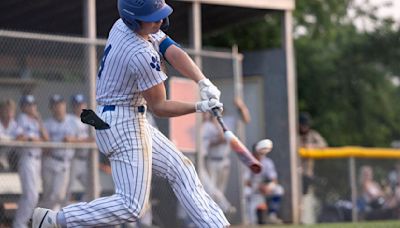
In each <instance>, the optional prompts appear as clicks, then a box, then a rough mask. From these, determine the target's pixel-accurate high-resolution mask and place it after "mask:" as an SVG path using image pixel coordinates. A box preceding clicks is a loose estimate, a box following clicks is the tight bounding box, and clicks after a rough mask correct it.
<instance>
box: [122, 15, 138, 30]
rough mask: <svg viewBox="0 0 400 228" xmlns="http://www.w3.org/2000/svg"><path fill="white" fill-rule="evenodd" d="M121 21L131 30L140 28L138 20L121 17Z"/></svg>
mask: <svg viewBox="0 0 400 228" xmlns="http://www.w3.org/2000/svg"><path fill="white" fill-rule="evenodd" d="M122 21H123V22H124V23H125V24H126V26H128V28H130V29H132V30H133V31H137V30H139V29H140V23H139V21H138V20H132V21H131V22H129V21H128V20H126V19H124V18H122Z"/></svg>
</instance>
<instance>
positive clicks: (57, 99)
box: [49, 94, 64, 105]
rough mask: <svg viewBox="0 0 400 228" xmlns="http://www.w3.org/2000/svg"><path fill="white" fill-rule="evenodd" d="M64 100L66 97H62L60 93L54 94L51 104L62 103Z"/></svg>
mask: <svg viewBox="0 0 400 228" xmlns="http://www.w3.org/2000/svg"><path fill="white" fill-rule="evenodd" d="M63 101H64V97H62V96H61V95H60V94H54V95H52V96H51V97H50V101H49V103H50V105H54V104H56V103H60V102H63Z"/></svg>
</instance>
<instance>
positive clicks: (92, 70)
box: [0, 0, 400, 227]
mask: <svg viewBox="0 0 400 228" xmlns="http://www.w3.org/2000/svg"><path fill="white" fill-rule="evenodd" d="M166 2H167V3H168V4H169V5H171V6H172V8H173V9H174V13H173V14H172V15H171V17H170V28H169V30H168V31H167V32H166V33H167V34H168V35H169V36H171V37H172V38H173V39H174V40H175V41H177V42H178V43H180V44H181V45H182V47H183V48H184V49H185V50H186V51H187V52H188V53H189V54H190V55H191V57H192V58H193V59H194V60H195V61H196V63H197V64H198V65H199V66H201V68H202V70H203V71H204V73H205V75H206V76H207V77H209V78H210V79H211V80H212V81H213V82H214V83H215V84H216V85H217V86H218V87H219V88H220V90H221V91H222V97H221V100H222V101H223V103H224V109H225V114H224V115H225V116H227V117H228V116H230V117H232V118H233V119H234V120H235V121H234V124H233V125H232V128H233V129H234V131H235V133H236V134H237V135H239V137H240V138H241V140H242V141H243V142H245V144H246V146H247V147H248V148H252V146H253V145H254V144H255V143H256V142H258V141H259V140H261V139H265V138H268V139H271V140H272V141H273V149H272V151H271V153H268V154H267V157H268V158H269V159H270V160H272V161H273V163H274V164H275V169H276V170H275V171H276V173H277V180H273V181H272V182H276V183H277V184H279V186H281V187H282V189H284V194H280V200H279V207H277V209H276V210H275V209H274V207H273V206H272V203H271V201H270V200H271V197H270V195H268V194H267V193H265V192H263V191H262V190H259V188H258V186H256V187H255V184H254V183H255V182H252V181H255V179H254V177H253V176H252V175H251V174H248V172H249V171H248V169H247V167H245V166H243V165H242V164H241V163H240V161H239V160H238V159H237V156H236V155H235V154H234V153H230V154H229V160H230V164H231V165H230V167H228V168H227V169H228V170H229V172H228V173H229V178H228V181H227V182H228V183H227V186H226V188H225V189H224V190H223V193H224V194H225V196H226V198H227V199H228V201H229V202H230V203H231V204H232V208H234V210H230V211H228V212H227V217H228V219H229V220H230V221H231V223H232V224H234V225H244V226H248V224H255V225H257V224H258V225H261V224H265V223H274V224H275V223H287V224H315V223H326V222H351V221H354V222H357V221H358V222H362V221H369V220H396V219H398V218H400V210H399V209H400V189H399V188H400V165H399V164H400V163H399V160H398V159H399V158H400V106H399V105H398V103H399V100H400V64H399V59H400V2H399V1H396V0H391V1H390V0H324V1H319V0H318V1H307V0H270V1H263V0H254V1H240V0H232V1H231V0H225V1H220V0H203V1H198V0H167V1H166ZM118 18H119V16H118V11H117V1H116V0H81V1H61V0H51V1H50V0H41V1H29V2H27V1H22V0H12V1H11V0H3V1H1V2H0V98H2V99H12V100H14V101H15V102H16V104H17V105H16V106H17V108H16V116H17V117H18V115H19V113H20V111H21V110H20V109H19V107H18V106H19V101H20V99H21V97H23V96H24V95H27V94H32V95H34V96H35V98H36V103H37V105H38V110H39V112H40V113H41V116H42V118H43V119H47V118H49V117H50V116H51V112H50V110H49V98H50V97H51V96H52V95H53V94H60V95H62V96H63V97H64V98H65V100H66V101H67V106H68V107H67V110H68V112H69V113H71V112H72V106H71V104H70V98H71V96H73V95H76V94H82V95H84V96H85V98H86V101H87V103H88V105H89V107H95V100H94V88H95V79H96V76H97V69H98V67H99V62H100V60H101V58H102V55H103V50H104V45H105V42H106V39H107V36H108V31H109V30H110V28H111V26H112V25H113V23H114V22H115V21H116V20H117V19H118ZM167 74H168V75H169V76H170V78H169V79H168V81H167V82H166V83H167V87H168V93H169V97H170V98H177V99H183V100H185V99H188V100H196V99H197V98H196V96H194V97H191V94H192V93H190V91H189V90H185V89H182V88H193V89H196V85H193V84H191V82H188V81H186V80H184V79H183V78H182V77H181V75H179V73H178V72H176V71H175V70H174V69H172V68H170V67H168V73H167ZM174 88H175V89H174ZM172 91H175V92H172ZM238 101H240V102H239V103H244V104H245V106H246V107H247V108H248V110H249V113H250V117H251V121H249V122H248V121H245V120H244V119H243V115H242V112H241V111H240V105H238ZM4 112H5V111H4V110H2V113H4ZM2 121H3V120H2ZM155 124H156V125H157V126H158V127H159V128H160V130H161V131H162V132H163V133H164V134H166V135H167V136H168V137H169V138H170V139H171V140H172V141H173V142H174V143H176V144H177V146H178V148H179V149H180V150H182V152H184V153H185V154H186V155H187V156H188V157H189V158H190V159H192V160H193V162H194V163H195V164H196V168H197V169H198V171H199V172H204V171H207V170H205V169H206V168H204V166H203V164H202V163H203V162H206V161H203V158H202V156H201V153H200V151H201V150H202V149H201V148H202V144H203V142H202V137H201V136H200V135H201V134H202V131H201V129H202V127H201V126H202V118H201V117H200V116H196V115H194V114H193V115H190V116H189V117H183V119H179V118H174V119H158V118H157V117H155ZM302 126H303V127H302ZM33 145H35V146H38V147H42V148H53V147H55V148H65V147H74V148H83V147H85V148H91V149H92V153H90V156H88V157H87V161H88V162H89V164H91V165H90V168H88V169H87V172H88V173H89V175H90V177H91V178H90V180H91V181H92V183H90V184H89V185H88V186H85V185H83V184H81V183H79V182H78V181H76V180H74V178H71V186H72V196H69V197H70V199H68V201H76V200H80V199H81V197H82V194H83V192H85V191H89V192H90V195H91V197H92V198H93V197H96V196H99V195H109V194H112V192H113V183H112V179H111V175H110V173H109V167H108V162H107V159H106V158H104V157H102V156H101V155H100V154H99V153H97V150H96V145H95V144H94V143H93V142H91V143H75V144H71V143H65V144H63V143H61V144H60V143H59V144H54V143H52V142H47V143H44V144H40V143H39V144H35V143H31V142H28V143H27V142H18V141H13V140H10V139H9V138H7V137H0V153H1V154H0V157H1V159H0V160H1V161H0V163H1V164H0V168H1V170H0V204H1V205H0V227H11V224H12V221H13V219H14V218H15V212H16V210H17V207H18V206H17V202H18V200H19V199H20V196H21V193H22V189H21V183H20V179H19V174H18V172H17V167H18V162H19V160H20V157H21V155H20V153H21V152H20V150H21V148H26V147H29V146H33ZM263 178H264V177H263ZM264 179H265V178H264ZM264 179H263V180H262V181H261V182H262V183H263V184H266V185H268V184H270V183H271V180H264ZM266 179H268V178H266ZM249 183H253V184H249ZM260 186H261V185H260ZM371 186H372V187H371ZM249 187H250V189H253V190H249ZM249 191H250V192H249ZM39 193H41V188H39ZM253 194H258V195H262V199H263V200H261V201H262V202H261V203H260V204H257V205H256V208H251V207H249V205H252V202H253V201H252V200H253V198H252V197H253ZM210 195H212V193H210ZM264 201H265V202H264ZM151 203H152V206H153V210H152V212H153V213H152V218H151V219H150V220H152V226H154V227H188V226H189V225H188V224H190V221H189V222H188V221H187V218H186V217H185V215H184V214H183V215H182V213H181V212H180V206H179V203H178V202H177V200H176V198H175V196H174V195H173V193H172V190H171V189H170V188H169V186H168V184H167V183H166V182H165V181H164V180H162V179H159V178H154V179H153V188H152V200H151ZM260 205H263V208H261V207H258V206H260ZM264 207H265V208H264ZM166 208H168V210H166ZM272 209H274V211H273V213H274V214H276V215H277V217H278V218H279V220H273V218H272V219H271V218H270V217H271V210H272ZM252 217H255V218H256V219H255V220H254V219H253V220H252ZM134 226H139V227H143V225H141V224H126V225H123V226H121V227H134ZM144 226H145V225H144Z"/></svg>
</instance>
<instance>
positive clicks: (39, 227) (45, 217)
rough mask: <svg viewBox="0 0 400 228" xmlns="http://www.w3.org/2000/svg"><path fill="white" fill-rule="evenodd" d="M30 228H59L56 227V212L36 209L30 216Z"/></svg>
mask: <svg viewBox="0 0 400 228" xmlns="http://www.w3.org/2000/svg"><path fill="white" fill-rule="evenodd" d="M32 228H60V226H58V225H57V212H55V211H53V210H50V209H46V208H41V207H37V208H35V210H34V211H33V215H32Z"/></svg>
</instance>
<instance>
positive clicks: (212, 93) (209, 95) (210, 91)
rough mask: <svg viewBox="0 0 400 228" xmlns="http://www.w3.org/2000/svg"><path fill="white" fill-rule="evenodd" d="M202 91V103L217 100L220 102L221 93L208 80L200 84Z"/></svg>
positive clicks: (203, 80)
mask: <svg viewBox="0 0 400 228" xmlns="http://www.w3.org/2000/svg"><path fill="white" fill-rule="evenodd" d="M198 84H199V89H200V98H201V100H202V101H205V100H210V99H216V100H218V101H219V98H220V97H221V91H219V89H218V88H217V87H216V86H215V85H214V84H213V83H212V82H211V81H210V80H209V79H208V78H205V79H202V80H200V81H199V82H198Z"/></svg>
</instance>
